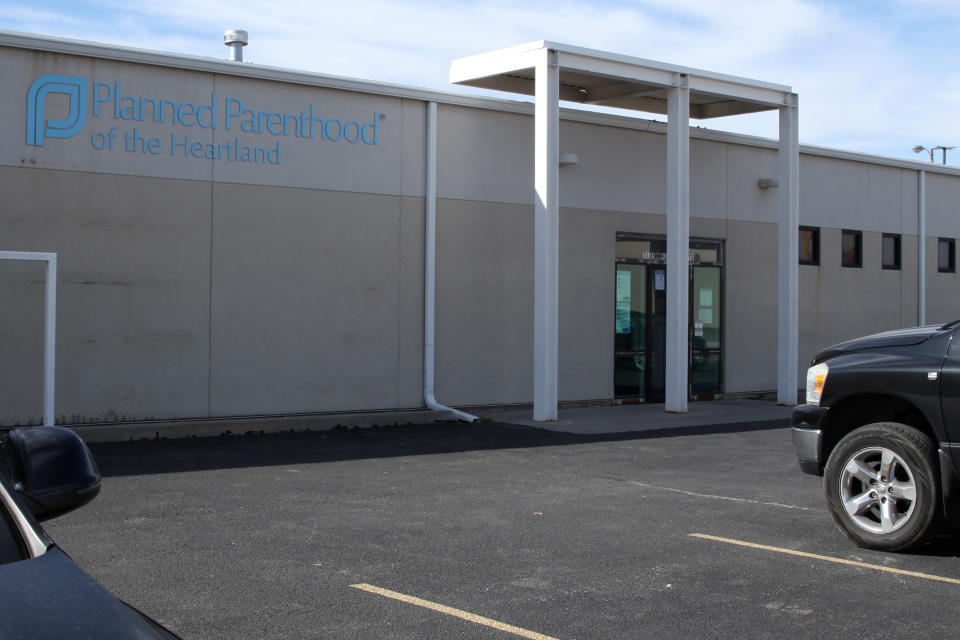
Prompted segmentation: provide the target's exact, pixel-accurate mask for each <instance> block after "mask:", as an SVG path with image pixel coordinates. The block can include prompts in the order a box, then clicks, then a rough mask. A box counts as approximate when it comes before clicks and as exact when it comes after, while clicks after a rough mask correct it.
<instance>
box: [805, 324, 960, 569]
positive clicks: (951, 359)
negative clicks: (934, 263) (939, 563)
mask: <svg viewBox="0 0 960 640" xmlns="http://www.w3.org/2000/svg"><path fill="white" fill-rule="evenodd" d="M958 332H960V320H957V321H954V322H950V323H948V324H945V325H937V326H926V327H915V328H912V329H900V330H897V331H888V332H885V333H879V334H876V335H872V336H867V337H864V338H858V339H856V340H850V341H848V342H844V343H841V344H838V345H835V346H832V347H829V348H827V349H824V350H823V351H821V352H820V353H818V354H817V356H816V357H815V358H814V359H813V361H812V362H811V366H810V368H809V369H808V371H807V397H806V404H803V405H800V406H798V407H797V408H796V409H794V412H793V418H792V426H793V443H794V447H795V448H796V451H797V456H798V457H799V459H800V467H801V469H803V470H804V471H806V472H807V473H813V474H817V475H822V476H824V482H823V485H824V492H825V494H826V499H827V505H828V507H829V509H830V515H831V516H832V517H833V520H834V522H836V523H837V526H839V527H840V529H841V530H842V531H843V532H844V533H845V534H846V535H847V536H848V537H849V538H850V539H851V540H853V541H854V542H856V543H857V544H858V545H860V546H862V547H867V548H870V549H881V550H887V551H898V550H903V549H907V548H909V547H913V546H916V545H918V544H921V543H922V542H924V541H925V540H927V539H928V538H929V537H930V536H932V535H934V534H935V533H937V532H938V531H939V530H940V529H941V525H943V524H945V523H946V524H950V525H953V526H954V527H957V526H960V473H958V469H960V467H958V464H957V463H958V462H960V339H958V338H960V335H958Z"/></svg>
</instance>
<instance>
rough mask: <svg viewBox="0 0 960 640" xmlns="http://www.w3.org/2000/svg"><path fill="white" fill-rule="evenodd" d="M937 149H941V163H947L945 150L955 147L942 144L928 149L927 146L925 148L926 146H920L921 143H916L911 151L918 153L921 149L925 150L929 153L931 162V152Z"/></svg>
mask: <svg viewBox="0 0 960 640" xmlns="http://www.w3.org/2000/svg"><path fill="white" fill-rule="evenodd" d="M937 149H940V150H941V151H943V164H947V151H949V150H950V149H956V147H944V146H942V145H941V146H936V147H930V148H929V149H928V148H926V147H924V146H921V145H919V144H918V145H917V146H915V147H914V148H913V152H914V153H920V152H921V151H926V152H927V153H929V154H930V162H933V153H934V152H935V151H936V150H937Z"/></svg>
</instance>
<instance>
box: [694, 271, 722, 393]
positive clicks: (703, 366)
mask: <svg viewBox="0 0 960 640" xmlns="http://www.w3.org/2000/svg"><path fill="white" fill-rule="evenodd" d="M690 271H691V272H692V273H691V278H690V321H691V325H692V326H691V330H690V395H691V397H693V398H694V399H697V400H707V399H713V398H714V397H716V396H717V395H718V394H719V393H720V371H721V366H720V365H721V360H720V316H721V310H720V300H721V299H722V298H721V296H720V267H696V266H694V267H690Z"/></svg>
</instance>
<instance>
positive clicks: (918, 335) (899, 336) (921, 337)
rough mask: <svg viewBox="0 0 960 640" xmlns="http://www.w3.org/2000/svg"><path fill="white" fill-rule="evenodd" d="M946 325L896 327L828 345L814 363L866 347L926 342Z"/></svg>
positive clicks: (904, 345) (903, 345)
mask: <svg viewBox="0 0 960 640" xmlns="http://www.w3.org/2000/svg"><path fill="white" fill-rule="evenodd" d="M943 328H944V325H930V326H924V327H911V328H909V329H895V330H893V331H884V332H883V333H875V334H873V335H869V336H864V337H862V338H855V339H853V340H847V341H846V342H841V343H840V344H835V345H833V346H832V347H827V348H826V349H824V350H823V351H821V352H820V353H818V354H817V356H816V357H815V358H814V359H813V361H814V363H817V362H823V361H824V360H828V359H830V358H833V357H835V356H839V355H843V354H845V353H850V352H851V351H863V350H864V349H877V348H880V347H906V346H909V345H914V344H920V343H921V342H926V341H927V340H928V339H929V338H930V336H932V335H935V334H937V333H939V332H940V331H941V330H942V329H943Z"/></svg>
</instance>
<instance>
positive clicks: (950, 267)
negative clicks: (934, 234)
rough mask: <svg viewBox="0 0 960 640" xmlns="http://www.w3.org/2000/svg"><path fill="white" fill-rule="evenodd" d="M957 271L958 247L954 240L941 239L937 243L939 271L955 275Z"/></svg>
mask: <svg viewBox="0 0 960 640" xmlns="http://www.w3.org/2000/svg"><path fill="white" fill-rule="evenodd" d="M956 270H957V263H956V245H955V243H954V240H953V238H940V239H939V240H938V241H937V271H939V272H941V273H953V272H954V271H956Z"/></svg>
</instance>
